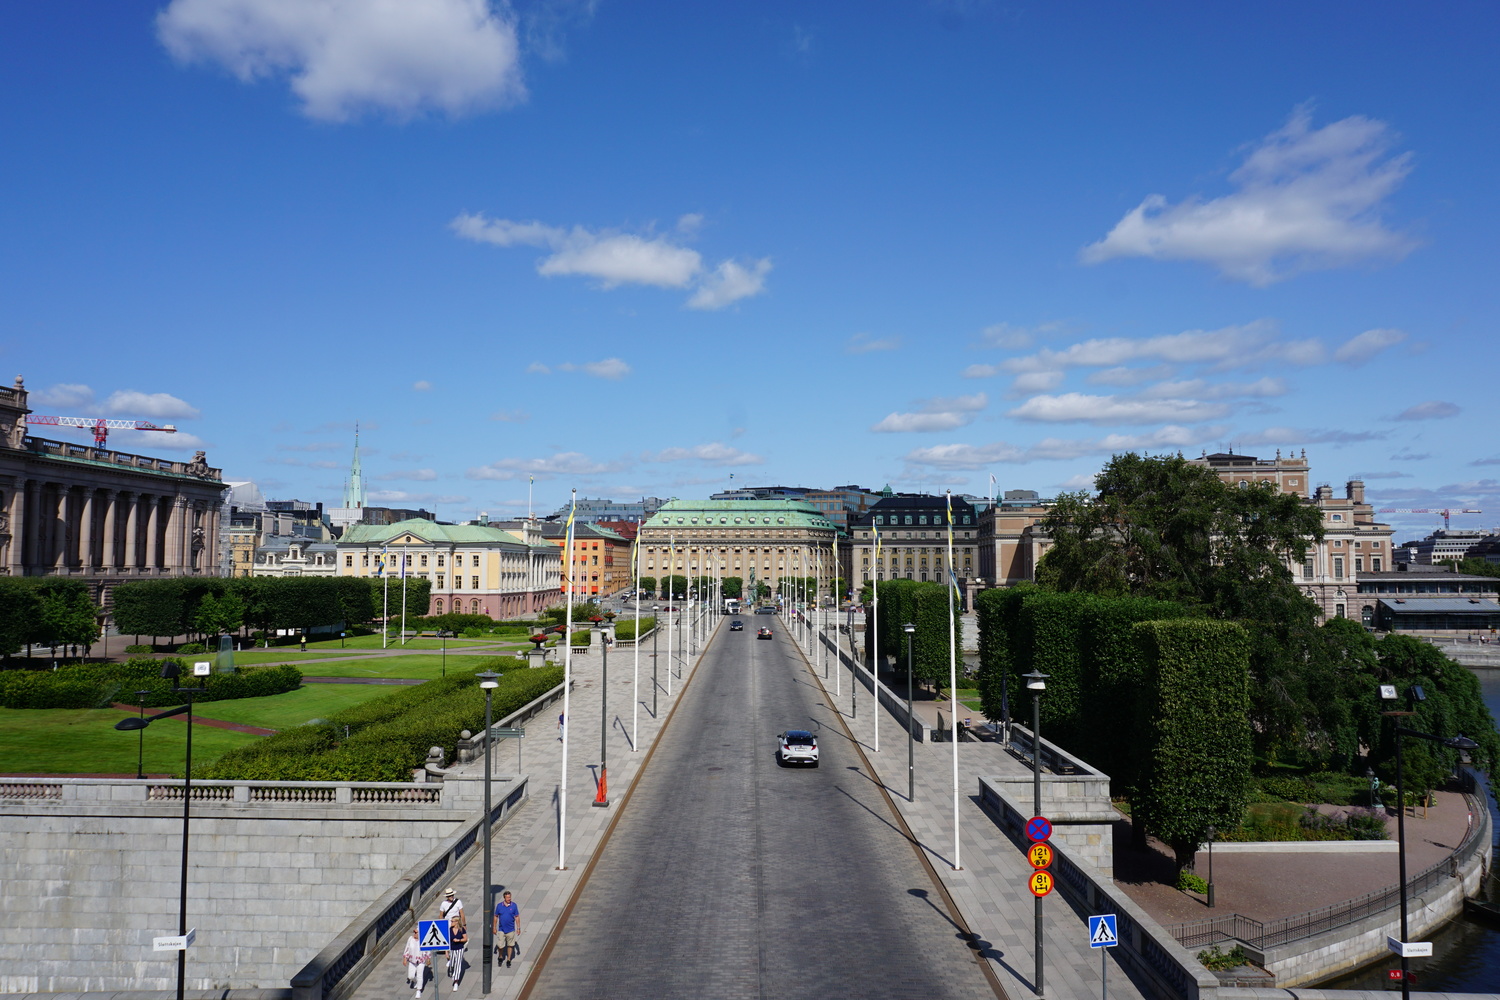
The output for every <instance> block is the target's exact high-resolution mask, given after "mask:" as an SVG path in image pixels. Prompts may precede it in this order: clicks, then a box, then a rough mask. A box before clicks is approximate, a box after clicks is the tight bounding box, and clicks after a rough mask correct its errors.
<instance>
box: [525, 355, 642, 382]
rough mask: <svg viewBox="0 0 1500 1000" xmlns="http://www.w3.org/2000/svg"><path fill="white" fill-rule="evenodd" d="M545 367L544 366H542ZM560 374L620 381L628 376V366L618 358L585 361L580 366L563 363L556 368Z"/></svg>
mask: <svg viewBox="0 0 1500 1000" xmlns="http://www.w3.org/2000/svg"><path fill="white" fill-rule="evenodd" d="M544 367H545V366H544ZM557 370H558V371H560V372H582V373H583V374H585V375H592V376H594V377H595V378H607V379H622V378H624V377H625V376H626V375H629V374H630V370H631V369H630V366H629V365H627V364H626V363H625V362H623V361H621V360H620V359H619V358H605V359H604V360H603V361H585V362H582V363H581V364H577V363H574V362H572V361H564V362H563V363H562V364H560V365H558V366H557Z"/></svg>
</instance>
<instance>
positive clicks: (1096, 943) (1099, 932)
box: [1089, 913, 1120, 948]
mask: <svg viewBox="0 0 1500 1000" xmlns="http://www.w3.org/2000/svg"><path fill="white" fill-rule="evenodd" d="M1119 943H1120V935H1119V932H1118V931H1117V930H1116V929H1115V915H1114V914H1113V913H1104V914H1101V915H1099V916H1097V917H1089V947H1090V948H1113V947H1114V946H1115V945H1117V944H1119Z"/></svg>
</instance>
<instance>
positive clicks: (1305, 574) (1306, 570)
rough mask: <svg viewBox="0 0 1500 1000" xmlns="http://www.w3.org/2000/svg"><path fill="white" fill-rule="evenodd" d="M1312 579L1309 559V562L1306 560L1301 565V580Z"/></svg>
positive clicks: (1311, 565)
mask: <svg viewBox="0 0 1500 1000" xmlns="http://www.w3.org/2000/svg"><path fill="white" fill-rule="evenodd" d="M1312 578H1313V561H1312V560H1311V559H1309V560H1307V562H1305V563H1303V564H1302V579H1304V580H1311V579H1312Z"/></svg>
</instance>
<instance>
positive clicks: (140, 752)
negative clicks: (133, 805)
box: [135, 691, 151, 781]
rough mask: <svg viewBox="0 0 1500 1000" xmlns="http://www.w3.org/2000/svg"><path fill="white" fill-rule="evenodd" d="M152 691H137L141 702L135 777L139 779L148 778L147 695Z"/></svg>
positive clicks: (138, 699)
mask: <svg viewBox="0 0 1500 1000" xmlns="http://www.w3.org/2000/svg"><path fill="white" fill-rule="evenodd" d="M150 693H151V692H150V691H137V692H136V693H135V697H136V700H137V701H139V702H140V705H141V714H140V722H141V725H140V731H139V732H138V733H137V734H136V740H135V777H136V780H137V781H144V780H146V695H148V694H150Z"/></svg>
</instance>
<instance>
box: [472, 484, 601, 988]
mask: <svg viewBox="0 0 1500 1000" xmlns="http://www.w3.org/2000/svg"><path fill="white" fill-rule="evenodd" d="M577 512H578V490H577V489H574V490H573V502H572V505H571V506H570V507H569V508H568V533H567V537H566V538H565V539H564V540H563V541H564V548H565V549H566V554H567V567H568V570H567V573H568V575H567V577H566V578H565V579H566V580H567V581H568V602H567V611H566V612H565V614H564V624H563V627H564V628H565V629H566V631H565V632H564V634H563V650H564V652H563V710H562V771H561V773H560V775H559V778H558V783H557V870H558V871H563V870H564V869H566V868H567V867H568V866H567V864H566V863H565V859H564V857H563V848H564V847H565V846H566V845H567V842H568V733H569V732H570V731H571V730H572V728H573V719H572V717H571V716H570V715H569V713H570V712H571V711H572V705H571V702H570V700H569V697H568V696H569V694H570V693H571V691H572V688H573V515H574V514H576V513H577ZM485 919H486V920H488V919H490V918H489V917H488V916H486V917H485ZM484 960H485V961H486V962H488V961H489V960H490V956H488V955H486V956H485V957H484Z"/></svg>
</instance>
